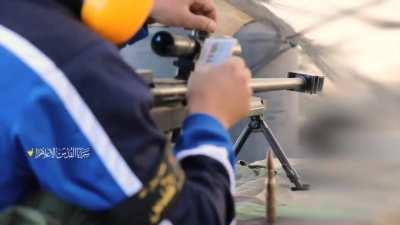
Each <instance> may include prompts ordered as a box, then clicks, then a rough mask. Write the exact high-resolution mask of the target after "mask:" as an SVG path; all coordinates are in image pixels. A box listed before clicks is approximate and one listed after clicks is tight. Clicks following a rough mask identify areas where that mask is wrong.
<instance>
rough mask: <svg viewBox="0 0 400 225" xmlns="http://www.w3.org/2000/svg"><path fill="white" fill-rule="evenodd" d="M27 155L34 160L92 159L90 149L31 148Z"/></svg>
mask: <svg viewBox="0 0 400 225" xmlns="http://www.w3.org/2000/svg"><path fill="white" fill-rule="evenodd" d="M27 155H28V157H29V158H32V159H63V160H69V159H87V158H89V157H90V148H82V147H63V148H57V147H56V148H31V149H29V150H28V151H27Z"/></svg>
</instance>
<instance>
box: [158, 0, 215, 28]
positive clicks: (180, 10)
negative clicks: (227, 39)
mask: <svg viewBox="0 0 400 225" xmlns="http://www.w3.org/2000/svg"><path fill="white" fill-rule="evenodd" d="M151 18H152V19H154V20H155V21H156V22H158V23H162V24H165V25H169V26H178V27H184V28H188V29H197V30H201V31H207V32H211V33H212V32H215V31H216V29H217V23H216V21H217V11H216V8H215V4H214V1H213V0H155V4H154V8H153V11H152V13H151Z"/></svg>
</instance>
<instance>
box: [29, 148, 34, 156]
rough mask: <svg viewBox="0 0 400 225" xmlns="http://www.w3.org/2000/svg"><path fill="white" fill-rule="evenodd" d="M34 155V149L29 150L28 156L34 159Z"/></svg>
mask: <svg viewBox="0 0 400 225" xmlns="http://www.w3.org/2000/svg"><path fill="white" fill-rule="evenodd" d="M32 155H33V149H31V150H28V156H29V157H32Z"/></svg>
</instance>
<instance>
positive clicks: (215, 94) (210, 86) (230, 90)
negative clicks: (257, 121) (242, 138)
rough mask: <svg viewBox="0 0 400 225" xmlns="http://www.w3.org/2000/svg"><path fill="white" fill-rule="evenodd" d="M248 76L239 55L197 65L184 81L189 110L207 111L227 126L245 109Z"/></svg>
mask: <svg viewBox="0 0 400 225" xmlns="http://www.w3.org/2000/svg"><path fill="white" fill-rule="evenodd" d="M250 79H251V73H250V70H249V69H248V68H247V67H246V65H245V63H244V61H243V60H242V59H241V58H239V57H232V58H230V59H229V60H227V61H226V62H225V63H224V64H222V65H220V66H217V67H211V66H203V67H201V68H199V69H197V70H196V71H195V72H193V73H192V75H191V76H190V79H189V84H188V88H189V92H188V106H189V112H190V113H204V114H208V115H210V116H212V117H214V118H216V119H217V120H218V121H220V122H221V123H222V124H223V125H224V127H225V128H230V127H231V126H233V125H234V124H235V123H236V122H238V121H239V120H240V119H241V118H243V117H245V116H246V115H248V113H249V110H250V98H251V94H252V90H251V88H250V85H249V83H250Z"/></svg>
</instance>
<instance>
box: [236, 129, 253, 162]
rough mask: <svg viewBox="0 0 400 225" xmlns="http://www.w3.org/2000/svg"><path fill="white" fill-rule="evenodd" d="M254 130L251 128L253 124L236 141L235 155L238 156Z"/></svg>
mask: <svg viewBox="0 0 400 225" xmlns="http://www.w3.org/2000/svg"><path fill="white" fill-rule="evenodd" d="M252 131H253V128H252V127H251V122H250V123H249V124H248V126H247V127H246V128H244V129H243V131H242V132H241V133H240V135H239V137H238V138H237V139H236V142H235V145H233V150H234V151H235V155H236V156H238V155H239V153H240V151H241V150H242V147H243V145H244V143H245V142H246V140H247V138H248V137H249V136H250V134H251V132H252Z"/></svg>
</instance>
